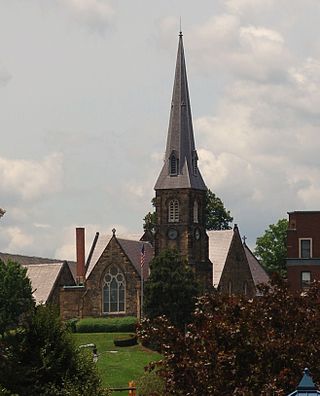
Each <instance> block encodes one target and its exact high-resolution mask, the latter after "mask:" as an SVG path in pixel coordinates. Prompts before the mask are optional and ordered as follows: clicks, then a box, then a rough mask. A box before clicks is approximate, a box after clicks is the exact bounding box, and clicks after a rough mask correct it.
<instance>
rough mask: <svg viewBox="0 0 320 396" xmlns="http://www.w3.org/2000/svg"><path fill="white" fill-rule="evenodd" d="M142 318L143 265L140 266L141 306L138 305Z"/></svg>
mask: <svg viewBox="0 0 320 396" xmlns="http://www.w3.org/2000/svg"><path fill="white" fill-rule="evenodd" d="M142 318H143V267H141V307H140V319H142Z"/></svg>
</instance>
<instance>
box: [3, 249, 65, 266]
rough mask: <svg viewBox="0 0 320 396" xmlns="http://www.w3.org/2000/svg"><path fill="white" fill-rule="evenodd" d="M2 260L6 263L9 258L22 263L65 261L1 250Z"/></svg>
mask: <svg viewBox="0 0 320 396" xmlns="http://www.w3.org/2000/svg"><path fill="white" fill-rule="evenodd" d="M0 260H2V261H3V262H4V263H7V262H8V261H9V260H11V261H14V262H16V263H19V264H21V265H25V264H28V265H29V264H31V265H34V264H43V263H46V264H48V263H61V262H62V261H63V260H55V259H48V258H43V257H34V256H23V255H20V254H9V253H1V252H0Z"/></svg>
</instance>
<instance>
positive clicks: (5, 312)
mask: <svg viewBox="0 0 320 396" xmlns="http://www.w3.org/2000/svg"><path fill="white" fill-rule="evenodd" d="M26 272H27V270H26V268H23V267H22V266H21V265H20V264H18V263H15V262H12V261H9V262H8V263H7V264H5V263H4V262H3V261H1V260H0V334H2V335H4V333H5V332H6V330H7V329H9V328H12V327H14V326H15V325H17V324H18V322H19V320H20V319H21V317H22V315H24V316H25V315H27V314H28V313H29V312H30V311H31V310H32V309H33V307H34V304H35V303H34V299H33V297H32V288H31V282H30V280H29V279H28V278H27V277H26Z"/></svg>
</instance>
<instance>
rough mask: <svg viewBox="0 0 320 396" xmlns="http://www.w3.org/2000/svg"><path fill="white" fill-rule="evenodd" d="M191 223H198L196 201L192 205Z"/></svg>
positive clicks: (197, 205)
mask: <svg viewBox="0 0 320 396" xmlns="http://www.w3.org/2000/svg"><path fill="white" fill-rule="evenodd" d="M193 222H194V223H199V204H198V201H197V200H195V201H194V203H193Z"/></svg>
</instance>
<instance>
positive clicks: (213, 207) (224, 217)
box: [205, 190, 233, 230]
mask: <svg viewBox="0 0 320 396" xmlns="http://www.w3.org/2000/svg"><path fill="white" fill-rule="evenodd" d="M205 216H206V229H207V230H230V228H231V227H230V223H232V221H233V217H231V214H230V211H229V210H226V208H225V207H224V204H223V202H222V201H221V199H220V198H219V197H217V196H216V195H215V194H214V193H213V192H212V191H211V190H208V191H207V194H206V211H205Z"/></svg>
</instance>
